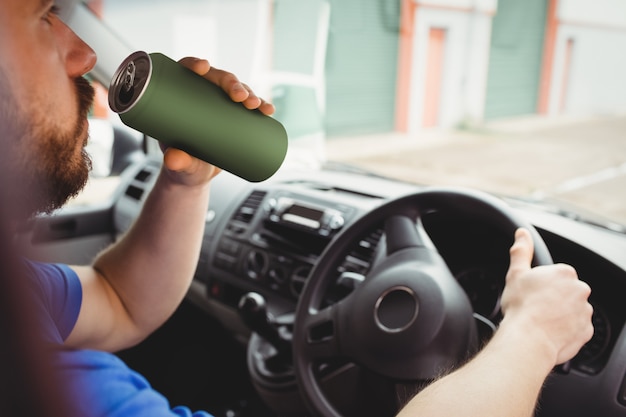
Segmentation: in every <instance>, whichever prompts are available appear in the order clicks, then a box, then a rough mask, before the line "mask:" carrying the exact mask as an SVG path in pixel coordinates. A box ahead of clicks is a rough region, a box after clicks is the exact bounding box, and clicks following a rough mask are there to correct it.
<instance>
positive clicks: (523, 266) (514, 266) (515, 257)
mask: <svg viewBox="0 0 626 417" xmlns="http://www.w3.org/2000/svg"><path fill="white" fill-rule="evenodd" d="M509 252H510V256H511V263H510V265H509V272H508V273H507V277H506V278H507V281H508V280H509V279H512V278H513V277H515V276H517V275H519V274H521V273H522V272H524V271H527V270H529V269H530V267H531V262H532V260H533V253H534V244H533V239H532V236H531V235H530V232H529V231H528V230H526V229H523V228H519V229H517V230H516V231H515V242H514V243H513V246H511V249H510V251H509Z"/></svg>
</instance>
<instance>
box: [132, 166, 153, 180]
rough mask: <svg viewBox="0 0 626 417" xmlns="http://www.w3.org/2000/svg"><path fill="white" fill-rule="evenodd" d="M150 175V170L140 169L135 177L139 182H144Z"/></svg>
mask: <svg viewBox="0 0 626 417" xmlns="http://www.w3.org/2000/svg"><path fill="white" fill-rule="evenodd" d="M151 176H152V171H148V170H147V169H142V170H141V171H139V172H138V173H137V175H135V179H136V180H137V181H140V182H146V181H148V179H149V178H150V177H151Z"/></svg>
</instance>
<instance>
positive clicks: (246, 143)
mask: <svg viewBox="0 0 626 417" xmlns="http://www.w3.org/2000/svg"><path fill="white" fill-rule="evenodd" d="M109 106H110V107H111V109H112V110H113V111H114V112H116V113H118V114H119V116H120V119H121V120H122V122H124V124H126V125H127V126H130V127H132V128H133V129H136V130H138V131H140V132H143V133H145V134H146V135H148V136H151V137H153V138H155V139H157V140H159V141H160V142H162V143H164V144H166V145H168V146H171V147H174V148H178V149H181V150H183V151H185V152H187V153H189V154H190V155H193V156H195V157H196V158H199V159H202V160H204V161H206V162H209V163H211V164H213V165H215V166H217V167H219V168H222V169H224V170H225V171H228V172H231V173H233V174H235V175H237V176H239V177H241V178H244V179H246V180H248V181H251V182H259V181H263V180H266V179H268V178H269V177H271V176H272V175H273V174H274V173H275V172H276V171H277V170H278V168H280V166H281V165H282V163H283V161H284V159H285V155H286V153H287V142H288V139H287V133H286V131H285V128H284V127H283V125H282V124H281V123H280V122H278V121H277V120H276V119H274V118H272V117H270V116H266V115H264V114H262V113H261V112H260V111H258V110H248V109H246V108H245V107H244V106H243V104H241V103H235V102H233V101H232V100H231V99H230V98H229V97H228V95H227V94H226V93H225V92H224V91H223V90H222V89H221V88H220V87H218V86H216V85H215V84H213V83H212V82H210V81H208V80H206V79H205V78H204V77H201V76H199V75H197V74H196V73H194V72H193V71H191V70H189V69H187V68H185V67H183V66H182V65H180V64H179V63H177V62H176V61H174V60H172V59H171V58H168V57H167V56H165V55H163V54H160V53H150V54H147V53H146V52H143V51H137V52H135V53H133V54H131V55H130V56H129V57H128V58H126V59H125V60H124V61H123V62H122V64H120V66H119V68H118V69H117V71H116V72H115V74H114V76H113V79H112V80H111V85H110V88H109Z"/></svg>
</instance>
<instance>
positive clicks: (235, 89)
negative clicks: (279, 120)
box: [178, 57, 275, 116]
mask: <svg viewBox="0 0 626 417" xmlns="http://www.w3.org/2000/svg"><path fill="white" fill-rule="evenodd" d="M178 62H179V63H180V64H181V65H183V66H185V67H187V68H189V69H190V70H192V71H193V72H195V73H196V74H198V75H201V76H203V77H204V78H206V79H207V80H209V81H211V82H212V83H213V84H216V85H218V86H219V87H221V88H222V89H223V90H224V91H225V92H226V94H228V96H229V97H230V98H231V100H233V101H234V102H236V103H242V104H243V105H244V106H245V107H246V108H247V109H250V110H253V109H258V110H259V111H261V113H263V114H265V115H268V116H270V115H272V114H274V111H275V108H274V105H272V104H271V103H268V102H267V101H265V100H263V99H262V98H260V97H258V96H257V95H256V94H255V93H254V91H252V89H251V88H250V87H249V86H247V85H246V84H244V83H242V82H241V81H239V79H238V78H237V76H236V75H235V74H233V73H231V72H228V71H224V70H221V69H218V68H213V67H211V65H209V61H207V60H205V59H198V58H193V57H185V58H183V59H181V60H180V61H178Z"/></svg>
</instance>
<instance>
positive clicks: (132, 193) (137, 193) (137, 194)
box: [126, 185, 143, 201]
mask: <svg viewBox="0 0 626 417" xmlns="http://www.w3.org/2000/svg"><path fill="white" fill-rule="evenodd" d="M126 195H127V196H129V197H130V198H133V199H135V200H137V201H139V200H141V197H142V196H143V189H141V188H139V187H135V186H134V185H129V186H128V188H127V189H126Z"/></svg>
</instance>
